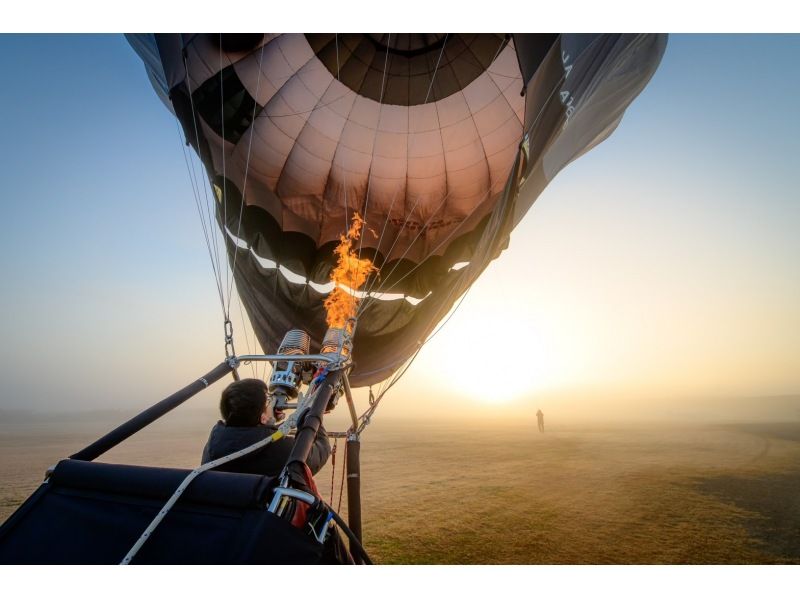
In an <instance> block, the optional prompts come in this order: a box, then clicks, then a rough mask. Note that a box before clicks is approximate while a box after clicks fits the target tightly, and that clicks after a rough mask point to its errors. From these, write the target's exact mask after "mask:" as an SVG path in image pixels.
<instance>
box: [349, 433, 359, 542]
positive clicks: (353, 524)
mask: <svg viewBox="0 0 800 598" xmlns="http://www.w3.org/2000/svg"><path fill="white" fill-rule="evenodd" d="M347 524H348V527H349V528H350V529H351V530H352V531H353V534H354V535H355V537H356V538H358V541H359V542H361V441H360V440H359V438H358V436H356V435H355V434H352V435H350V437H349V438H348V439H347Z"/></svg>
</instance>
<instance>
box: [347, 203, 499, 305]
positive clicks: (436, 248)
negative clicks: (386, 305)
mask: <svg viewBox="0 0 800 598" xmlns="http://www.w3.org/2000/svg"><path fill="white" fill-rule="evenodd" d="M490 191H491V190H490V189H488V190H487V191H486V192H485V193H484V196H483V198H481V201H480V202H478V203H477V204H476V205H475V207H474V208H473V210H472V212H471V213H470V214H469V216H467V217H466V218H464V219H463V220H462V221H461V222H459V223H458V225H457V226H455V227H453V230H452V231H450V233H449V234H448V235H447V237H445V238H444V239H443V240H442V241H441V242H440V243H439V244H438V245H437V246H436V247H434V248H433V250H432V251H431V252H430V255H434V254H435V253H436V252H437V251H438V250H439V249H440V248H441V247H442V246H443V245H444V244H445V243H447V242H448V241H449V240H450V239H451V238H452V237H453V235H455V233H456V232H457V231H458V230H460V229H461V227H462V226H463V224H464V222H466V221H467V220H469V218H470V216H472V214H474V213H475V212H476V211H477V209H478V208H479V207H480V205H481V203H482V202H483V200H485V199H486V197H487V196H488V195H489V192H490ZM437 211H438V210H437ZM429 222H430V219H429V221H428V223H429ZM428 223H426V224H425V226H426V227H427V225H428ZM418 236H419V235H418ZM414 242H416V239H415V240H414ZM412 245H413V242H412ZM410 248H411V246H409V249H410ZM407 253H408V249H407V250H406V253H404V254H403V255H402V256H401V257H400V258H399V259H398V260H397V261H396V262H395V265H394V267H393V268H392V271H391V272H389V274H388V275H387V276H385V277H384V280H386V279H388V278H389V277H390V276H391V275H392V274H393V273H394V271H395V270H396V269H397V267H398V266H399V265H400V260H402V259H403V258H404V257H405V256H406V254H407ZM423 263H424V260H423V261H420V262H419V263H418V264H416V265H415V266H414V267H413V268H411V269H410V270H409V271H408V272H406V273H405V274H403V276H401V277H400V278H398V279H397V280H396V281H394V282H393V283H392V285H391V286H390V287H389V288H386V289H384V288H383V287H379V288H378V289H377V290H376V291H374V292H375V293H389V292H391V291H392V289H394V288H395V287H396V286H397V285H398V284H400V283H401V282H402V281H403V280H405V279H406V278H408V277H409V276H410V275H411V274H412V273H413V272H415V271H416V270H417V269H418V268H419V267H420V266H422V264H423ZM370 292H372V291H370ZM375 300H376V298H375V297H368V299H367V301H365V303H363V304H362V306H363V308H364V309H366V308H367V307H369V305H370V303H371V302H374V301H375Z"/></svg>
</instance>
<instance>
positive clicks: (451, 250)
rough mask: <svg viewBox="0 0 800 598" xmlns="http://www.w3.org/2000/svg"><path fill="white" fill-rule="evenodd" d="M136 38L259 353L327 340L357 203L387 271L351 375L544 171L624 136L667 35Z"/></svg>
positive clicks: (499, 225)
mask: <svg viewBox="0 0 800 598" xmlns="http://www.w3.org/2000/svg"><path fill="white" fill-rule="evenodd" d="M129 39H130V41H131V43H132V44H133V46H134V48H135V49H137V51H138V52H139V54H140V56H141V57H142V58H143V60H144V62H145V65H146V67H147V71H148V73H149V75H150V79H151V81H152V83H153V86H154V87H155V89H156V91H157V92H159V94H160V96H161V97H162V99H164V101H165V103H167V104H168V106H169V107H170V108H171V109H172V110H173V111H174V113H175V114H176V116H177V118H178V120H179V121H180V123H181V126H182V128H183V132H184V136H185V139H186V140H187V141H188V143H189V144H191V145H192V147H193V148H194V149H195V151H196V152H197V153H198V154H199V156H200V157H201V159H202V161H203V164H204V166H205V169H206V171H207V173H208V176H209V179H210V180H211V184H212V185H213V187H214V190H215V193H216V197H217V201H218V217H219V219H220V220H219V224H220V226H221V227H223V230H224V233H225V234H224V235H223V236H224V238H225V241H226V245H227V251H228V255H229V261H230V262H231V264H234V263H235V270H234V272H233V276H234V278H235V280H236V286H237V290H238V292H239V295H240V297H241V299H242V301H243V304H244V307H245V309H246V311H247V314H248V315H249V319H250V322H251V323H252V325H253V329H254V330H255V332H256V335H257V337H258V340H259V341H260V344H261V346H262V347H264V348H265V349H266V350H269V349H270V348H271V347H273V346H276V344H277V342H278V341H279V340H280V338H281V337H282V336H283V334H284V333H285V332H286V330H289V329H290V328H293V327H296V326H300V327H302V328H304V329H305V330H307V331H308V332H309V334H310V336H311V339H312V349H313V350H318V349H319V342H320V341H321V339H322V338H323V336H324V333H325V330H326V329H327V324H326V320H325V310H324V309H323V301H324V299H325V297H326V295H327V294H328V293H329V292H330V290H331V288H332V284H331V283H330V274H331V269H332V268H333V266H334V264H335V256H334V248H335V247H336V245H337V244H338V242H339V239H340V236H341V235H342V234H343V233H344V232H345V231H346V230H347V229H348V227H349V218H350V216H351V215H352V214H353V213H354V212H358V213H359V214H360V215H361V216H362V217H363V219H364V221H365V231H364V234H363V235H362V237H361V239H360V240H359V245H358V246H359V257H361V256H365V257H368V258H369V259H370V260H371V261H372V262H373V263H374V264H375V265H376V266H377V268H378V271H377V272H376V273H375V274H373V275H372V277H371V279H370V280H369V281H368V282H367V283H366V285H365V286H364V290H362V291H360V296H363V297H366V300H363V301H362V304H361V307H360V308H359V314H358V328H357V331H356V334H355V338H354V343H353V346H354V349H353V350H354V356H353V357H354V363H355V367H354V369H353V371H352V372H351V375H350V379H351V382H352V384H353V385H354V386H364V385H368V384H374V383H377V382H380V381H381V380H384V379H385V378H387V377H388V376H389V375H391V374H392V373H393V372H394V371H395V370H397V368H399V367H400V365H402V364H403V363H404V362H405V361H406V360H407V359H408V358H409V357H410V356H411V355H412V354H413V353H414V352H415V351H416V350H417V349H418V348H419V345H420V343H421V342H422V341H424V340H425V339H426V338H427V336H428V335H429V334H430V333H431V332H432V330H433V329H434V327H435V326H436V325H437V323H438V322H439V321H440V320H441V318H442V317H443V316H444V315H445V314H447V312H448V311H449V310H450V308H451V307H452V306H453V304H454V302H455V301H456V300H457V299H458V298H459V297H460V296H461V294H462V293H463V292H464V291H465V290H466V289H467V288H468V287H469V286H470V285H471V284H472V283H473V282H475V280H476V279H477V277H478V276H479V275H480V273H481V272H482V271H483V270H484V269H485V268H486V266H487V265H488V263H489V262H490V261H491V260H492V259H494V258H496V257H497V256H498V255H499V254H500V252H501V251H502V250H503V248H504V247H506V245H507V243H508V239H509V234H510V233H511V231H512V230H513V228H514V226H515V225H516V224H518V223H519V222H520V220H521V219H522V218H523V216H524V215H525V213H526V212H527V211H528V209H529V208H530V206H531V205H532V204H533V202H534V201H535V199H536V198H537V197H538V195H539V194H540V193H541V192H542V190H543V189H544V188H545V186H546V185H547V183H548V182H549V181H551V180H552V179H553V177H554V176H555V175H556V174H557V173H558V172H559V171H560V170H561V169H562V168H563V167H564V166H565V165H566V164H568V163H569V162H570V161H572V160H574V159H575V158H577V157H578V156H580V155H581V154H582V153H584V152H586V151H588V150H589V149H591V148H592V147H593V146H595V145H596V144H598V143H599V142H601V141H602V140H603V139H605V138H606V137H608V135H610V134H611V132H612V131H613V130H614V129H615V127H616V126H617V125H618V124H619V122H620V119H621V118H622V115H623V112H624V110H625V108H626V107H627V106H628V104H629V103H630V102H631V101H632V100H633V99H634V98H635V97H636V95H637V94H638V93H639V92H640V91H641V90H642V89H643V88H644V86H645V85H646V83H647V82H648V80H649V79H650V77H651V75H652V74H653V72H654V71H655V68H656V67H657V65H658V63H659V61H660V59H661V56H662V54H663V52H664V49H665V45H666V36H663V35H634V34H622V35H609V34H596V35H594V34H575V35H568V34H562V35H544V34H339V35H336V34H263V35H262V34H257V35H225V34H222V35H220V34H197V35H177V34H176V35H156V36H129ZM464 264H467V265H466V266H464ZM454 266H462V267H460V268H458V267H456V268H454Z"/></svg>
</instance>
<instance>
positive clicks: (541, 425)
mask: <svg viewBox="0 0 800 598" xmlns="http://www.w3.org/2000/svg"><path fill="white" fill-rule="evenodd" d="M536 420H537V421H538V422H539V432H541V433H542V434H544V413H542V410H541V409H539V410H538V411H537V412H536Z"/></svg>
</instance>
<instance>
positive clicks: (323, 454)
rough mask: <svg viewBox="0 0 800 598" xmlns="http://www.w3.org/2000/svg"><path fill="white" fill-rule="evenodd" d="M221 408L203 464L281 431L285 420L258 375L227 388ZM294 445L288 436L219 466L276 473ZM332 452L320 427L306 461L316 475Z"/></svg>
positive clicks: (207, 445)
mask: <svg viewBox="0 0 800 598" xmlns="http://www.w3.org/2000/svg"><path fill="white" fill-rule="evenodd" d="M219 410H220V413H221V414H222V420H221V421H219V422H217V423H216V425H215V426H214V427H213V428H212V429H211V434H210V435H209V437H208V442H207V443H206V446H205V448H204V449H203V457H202V463H208V462H209V461H214V460H215V459H219V458H220V457H224V456H226V455H230V454H231V453H234V452H236V451H238V450H241V449H243V448H246V447H248V446H250V445H251V444H254V443H256V442H258V441H259V440H263V439H264V438H266V437H267V436H270V435H272V434H274V433H275V432H276V431H277V430H278V426H277V425H276V424H277V423H278V421H280V420H281V419H283V412H282V411H277V412H276V411H275V410H274V406H273V402H272V400H271V399H270V398H269V396H268V395H267V385H266V384H265V383H264V381H263V380H258V379H255V378H246V379H243V380H238V381H236V382H233V383H232V384H230V385H229V386H228V387H227V388H226V389H225V390H223V391H222V397H221V399H220V402H219ZM293 446H294V438H293V437H291V436H284V437H283V438H281V439H280V440H278V441H275V442H271V443H269V444H268V445H266V446H264V447H262V448H260V449H259V450H257V451H255V452H254V453H250V454H249V455H245V456H244V457H240V458H238V459H234V460H233V461H230V462H228V463H224V464H222V465H220V466H218V467H217V469H219V470H221V471H233V472H237V473H257V474H261V475H269V476H276V475H278V474H280V472H281V471H282V470H283V466H284V465H286V460H287V459H288V458H289V454H290V453H291V452H292V447H293ZM330 454H331V445H330V442H329V441H328V435H327V434H326V433H325V429H324V428H323V427H322V426H320V428H319V431H318V432H317V438H316V440H315V441H314V445H313V446H312V448H311V452H310V453H309V455H308V459H307V460H306V464H307V465H308V467H309V469H310V470H311V473H312V474H316V473H317V472H318V471H319V470H320V469H322V466H323V465H325V463H326V462H327V461H328V458H329V457H330Z"/></svg>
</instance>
